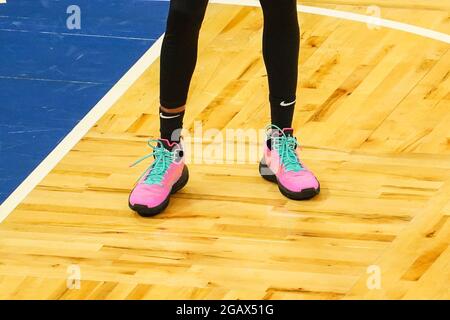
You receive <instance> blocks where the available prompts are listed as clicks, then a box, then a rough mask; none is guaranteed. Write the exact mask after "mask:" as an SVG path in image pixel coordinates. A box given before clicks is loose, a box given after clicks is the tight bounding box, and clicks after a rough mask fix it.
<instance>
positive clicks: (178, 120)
mask: <svg viewBox="0 0 450 320" xmlns="http://www.w3.org/2000/svg"><path fill="white" fill-rule="evenodd" d="M207 5H208V0H171V1H170V9H169V16H168V19H167V28H166V34H165V36H164V41H163V44H162V49H161V73H160V104H161V106H160V133H161V138H163V139H167V140H169V141H171V142H172V141H178V140H179V138H180V132H181V129H182V127H183V116H184V109H185V104H186V100H187V96H188V91H189V85H190V82H191V78H192V74H193V73H194V69H195V65H196V62H197V48H198V38H199V32H200V28H201V25H202V22H203V18H204V16H205V11H206V7H207Z"/></svg>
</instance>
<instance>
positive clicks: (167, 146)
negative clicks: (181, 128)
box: [159, 139, 178, 151]
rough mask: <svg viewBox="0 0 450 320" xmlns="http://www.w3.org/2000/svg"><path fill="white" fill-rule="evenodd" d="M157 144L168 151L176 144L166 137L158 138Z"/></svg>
mask: <svg viewBox="0 0 450 320" xmlns="http://www.w3.org/2000/svg"><path fill="white" fill-rule="evenodd" d="M159 144H160V145H161V146H163V147H164V148H165V149H166V150H169V151H172V150H173V149H174V148H175V147H176V146H178V144H177V143H176V142H170V141H169V140H167V139H159Z"/></svg>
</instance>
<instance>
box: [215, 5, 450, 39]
mask: <svg viewBox="0 0 450 320" xmlns="http://www.w3.org/2000/svg"><path fill="white" fill-rule="evenodd" d="M273 1H276V0H273ZM210 2H211V3H219V4H231V5H241V6H249V7H259V6H260V3H259V1H256V0H211V1H210ZM297 11H298V12H302V13H310V14H316V15H321V16H327V17H334V18H339V19H344V20H350V21H357V22H362V23H366V24H368V25H374V26H379V27H386V28H390V29H394V30H400V31H404V32H408V33H412V34H416V35H419V36H422V37H426V38H430V39H434V40H438V41H442V42H445V43H449V44H450V35H448V34H445V33H442V32H438V31H434V30H430V29H426V28H422V27H417V26H414V25H411V24H407V23H403V22H397V21H393V20H388V19H383V18H378V17H374V16H367V15H363V14H358V13H352V12H346V11H340V10H334V9H326V8H318V7H312V6H303V5H297Z"/></svg>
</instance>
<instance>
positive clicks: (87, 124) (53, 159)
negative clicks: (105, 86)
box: [0, 36, 163, 223]
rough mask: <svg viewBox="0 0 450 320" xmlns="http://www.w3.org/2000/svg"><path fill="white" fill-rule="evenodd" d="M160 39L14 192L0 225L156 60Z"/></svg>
mask: <svg viewBox="0 0 450 320" xmlns="http://www.w3.org/2000/svg"><path fill="white" fill-rule="evenodd" d="M162 39H163V37H162V36H161V37H160V38H159V39H158V40H157V41H156V42H155V43H154V44H153V45H152V47H151V48H150V49H149V50H148V51H147V52H146V53H145V54H144V55H143V56H142V57H141V58H140V59H139V60H138V61H137V62H136V64H135V65H134V66H133V67H131V69H130V70H128V72H127V73H126V74H125V75H124V76H123V77H122V78H121V79H120V80H119V81H118V82H117V83H116V84H115V85H114V86H113V87H112V88H111V90H109V91H108V93H107V94H106V95H105V96H104V97H103V98H102V99H101V100H100V101H99V102H98V103H97V104H96V105H95V107H94V108H92V109H91V111H89V113H88V114H86V116H85V117H84V118H83V119H82V120H81V121H80V122H79V123H78V124H77V125H76V126H75V127H74V128H73V129H72V131H70V133H69V134H68V135H67V136H66V137H65V138H64V139H63V140H62V141H61V142H60V143H59V144H58V145H57V146H56V148H55V149H53V151H52V152H51V153H50V154H49V155H48V156H47V157H46V158H45V159H44V160H43V161H42V162H41V163H40V164H39V165H38V166H37V167H36V169H34V170H33V172H31V174H30V175H29V176H28V177H27V178H26V179H25V180H24V181H23V182H22V183H21V184H20V185H19V186H18V187H17V189H16V190H14V192H13V193H12V194H11V195H10V196H9V197H8V198H7V199H6V200H5V201H4V202H3V204H2V205H1V206H0V223H1V222H2V221H3V220H4V219H5V218H6V217H7V216H8V215H9V213H10V212H11V211H12V210H14V208H15V207H16V206H17V205H18V204H19V203H20V202H22V200H23V199H25V197H26V196H27V195H28V194H29V193H30V192H31V190H33V189H34V188H35V187H36V186H37V185H38V184H39V182H41V181H42V179H44V178H45V176H47V175H48V174H49V172H50V171H51V170H52V169H53V168H54V167H55V166H56V165H57V164H58V163H59V162H60V161H61V160H62V158H63V157H64V156H65V155H66V154H67V153H68V152H69V151H70V150H71V149H72V148H73V147H74V146H75V145H76V144H77V143H78V141H80V140H81V139H82V138H83V137H84V135H85V134H86V133H87V132H88V131H89V129H91V128H92V126H94V125H95V124H96V123H97V121H98V120H100V118H101V117H102V116H103V115H104V114H105V113H106V111H108V109H109V108H110V107H111V106H112V105H113V104H114V103H115V102H116V101H117V100H118V99H119V98H120V97H121V96H122V95H123V94H124V93H125V92H126V91H127V90H128V89H129V88H130V86H131V85H132V84H133V83H134V82H135V81H136V80H137V79H138V78H139V77H140V76H141V75H142V74H143V73H144V71H145V70H147V68H148V67H149V66H150V65H151V64H152V63H153V62H155V60H156V59H158V57H159V55H160V52H161V45H162Z"/></svg>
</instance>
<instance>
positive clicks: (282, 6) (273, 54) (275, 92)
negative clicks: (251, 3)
mask: <svg viewBox="0 0 450 320" xmlns="http://www.w3.org/2000/svg"><path fill="white" fill-rule="evenodd" d="M260 2H261V7H262V10H263V15H264V34H263V55H264V62H265V65H266V68H267V73H268V79H269V90H270V102H271V106H272V121H273V120H274V119H273V118H274V117H275V118H276V117H279V116H280V113H283V117H284V118H287V119H288V120H287V121H284V122H289V123H288V125H290V122H291V121H292V114H293V109H294V104H293V103H292V102H293V101H295V99H296V88H297V71H298V54H299V42H300V32H299V26H298V20H297V7H296V6H297V2H296V0H260ZM207 5H208V0H171V1H170V9H169V16H168V20H167V29H166V34H165V37H164V42H163V45H162V51H161V74H160V90H161V92H160V102H161V106H163V107H165V108H167V109H175V108H179V107H181V106H183V105H185V104H186V100H187V96H188V90H189V85H190V82H191V78H192V74H193V72H194V69H195V65H196V62H197V48H198V37H199V31H200V28H201V25H202V22H203V18H204V16H205V11H206V7H207ZM280 104H281V106H280ZM275 122H276V121H275ZM282 122H283V121H282ZM280 125H281V126H283V127H286V125H285V124H284V123H280Z"/></svg>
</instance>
